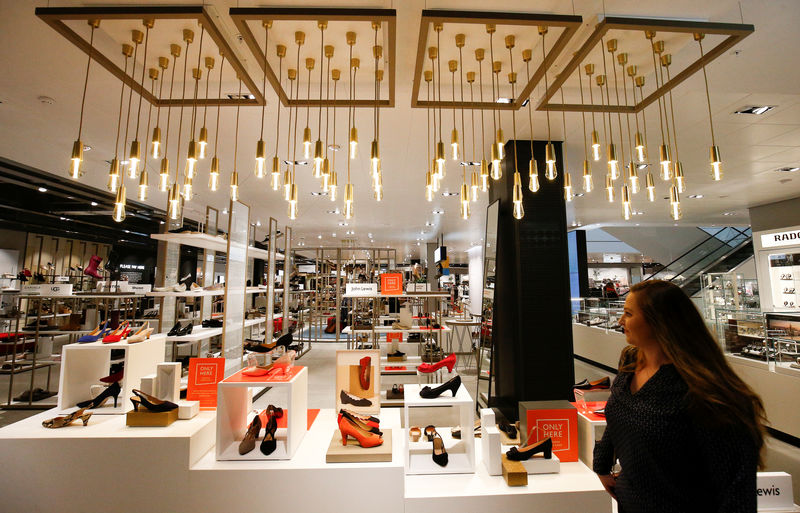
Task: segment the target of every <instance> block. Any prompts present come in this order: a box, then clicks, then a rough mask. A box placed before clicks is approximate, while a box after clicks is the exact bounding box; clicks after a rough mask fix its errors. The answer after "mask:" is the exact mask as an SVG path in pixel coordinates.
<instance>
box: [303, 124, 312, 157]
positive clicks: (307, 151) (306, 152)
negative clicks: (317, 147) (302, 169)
mask: <svg viewBox="0 0 800 513" xmlns="http://www.w3.org/2000/svg"><path fill="white" fill-rule="evenodd" d="M303 157H304V158H306V159H309V158H311V129H310V128H309V127H305V128H304V129H303Z"/></svg>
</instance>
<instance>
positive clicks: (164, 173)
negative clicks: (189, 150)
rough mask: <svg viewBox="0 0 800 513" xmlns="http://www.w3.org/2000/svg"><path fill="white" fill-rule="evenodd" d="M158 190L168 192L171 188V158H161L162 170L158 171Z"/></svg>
mask: <svg viewBox="0 0 800 513" xmlns="http://www.w3.org/2000/svg"><path fill="white" fill-rule="evenodd" d="M158 190H159V191H161V192H167V191H168V190H169V159H168V158H167V157H164V158H163V159H161V170H160V171H159V172H158Z"/></svg>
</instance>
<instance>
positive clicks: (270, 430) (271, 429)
mask: <svg viewBox="0 0 800 513" xmlns="http://www.w3.org/2000/svg"><path fill="white" fill-rule="evenodd" d="M277 430H278V421H277V420H275V417H274V416H273V415H270V416H269V421H267V426H266V428H265V430H264V439H263V440H261V445H260V446H259V449H260V450H261V453H262V454H263V455H264V456H269V455H270V454H272V453H273V452H275V449H277V447H278V442H277V441H276V440H275V431H277Z"/></svg>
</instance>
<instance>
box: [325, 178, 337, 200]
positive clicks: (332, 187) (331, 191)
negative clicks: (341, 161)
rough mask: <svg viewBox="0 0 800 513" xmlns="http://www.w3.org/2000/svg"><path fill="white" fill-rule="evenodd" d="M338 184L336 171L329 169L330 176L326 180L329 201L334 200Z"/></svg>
mask: <svg viewBox="0 0 800 513" xmlns="http://www.w3.org/2000/svg"><path fill="white" fill-rule="evenodd" d="M338 185H339V184H338V183H337V177H336V171H331V178H330V180H329V181H328V196H330V198H331V201H336V191H337V190H338Z"/></svg>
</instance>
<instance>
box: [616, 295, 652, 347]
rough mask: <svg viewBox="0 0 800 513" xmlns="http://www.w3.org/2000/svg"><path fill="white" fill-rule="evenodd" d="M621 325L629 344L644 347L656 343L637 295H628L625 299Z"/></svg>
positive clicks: (620, 320) (620, 319)
mask: <svg viewBox="0 0 800 513" xmlns="http://www.w3.org/2000/svg"><path fill="white" fill-rule="evenodd" d="M619 325H620V326H622V328H623V329H624V330H625V339H626V341H627V342H628V344H631V345H634V346H637V347H642V346H644V345H648V344H649V343H651V342H654V341H655V339H654V337H653V331H652V329H651V328H650V325H649V324H648V323H647V320H646V319H645V317H644V314H643V313H642V310H641V309H640V308H639V304H638V302H637V299H636V294H635V293H633V292H630V293H628V297H627V298H626V299H625V309H624V310H623V313H622V317H620V318H619Z"/></svg>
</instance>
